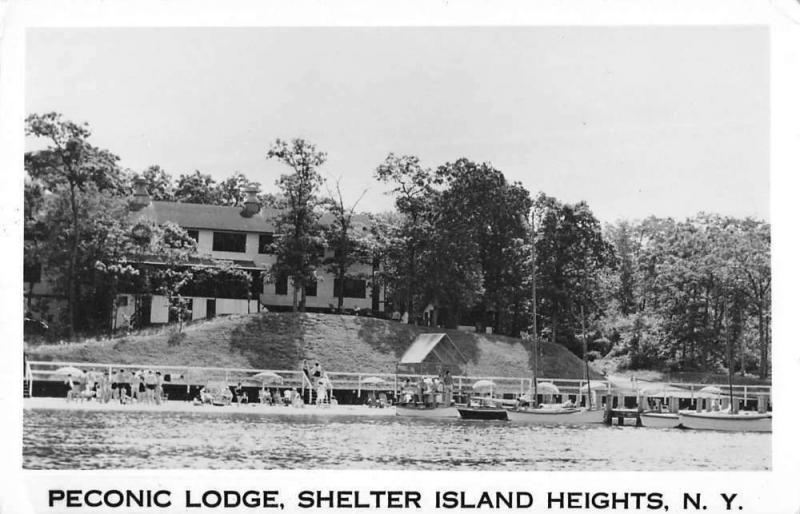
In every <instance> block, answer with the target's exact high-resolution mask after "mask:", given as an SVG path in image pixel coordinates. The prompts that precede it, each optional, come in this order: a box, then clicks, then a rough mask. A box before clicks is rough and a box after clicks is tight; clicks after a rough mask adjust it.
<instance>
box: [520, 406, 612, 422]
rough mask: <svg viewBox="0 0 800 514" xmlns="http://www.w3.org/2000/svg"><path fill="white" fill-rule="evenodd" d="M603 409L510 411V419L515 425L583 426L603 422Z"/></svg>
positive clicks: (542, 408) (544, 408)
mask: <svg viewBox="0 0 800 514" xmlns="http://www.w3.org/2000/svg"><path fill="white" fill-rule="evenodd" d="M603 414H604V412H603V410H602V409H591V410H590V409H582V408H580V407H563V406H561V405H554V406H546V407H541V408H519V409H508V419H509V420H510V421H512V422H515V423H536V424H540V425H583V424H589V423H602V422H603Z"/></svg>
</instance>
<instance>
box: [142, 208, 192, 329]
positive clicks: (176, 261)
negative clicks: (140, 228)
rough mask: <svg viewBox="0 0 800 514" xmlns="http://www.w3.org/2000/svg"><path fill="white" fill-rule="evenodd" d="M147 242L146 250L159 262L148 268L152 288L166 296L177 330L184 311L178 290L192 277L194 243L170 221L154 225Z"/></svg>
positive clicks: (181, 324)
mask: <svg viewBox="0 0 800 514" xmlns="http://www.w3.org/2000/svg"><path fill="white" fill-rule="evenodd" d="M151 241H152V242H151V246H150V251H151V252H152V253H153V254H155V255H156V256H157V259H158V260H159V261H160V262H161V263H160V264H159V265H158V266H157V267H155V268H154V269H153V270H152V279H151V280H152V281H153V286H154V287H153V289H154V290H155V291H157V292H158V293H159V294H161V295H163V296H166V297H167V299H168V301H169V309H170V312H171V313H173V314H174V315H175V317H176V318H177V319H178V333H180V332H182V331H183V322H184V320H185V319H186V315H187V312H188V308H187V303H186V301H185V299H184V297H183V295H182V292H183V289H184V288H185V287H187V286H188V285H189V284H190V283H191V282H192V280H193V278H194V268H192V267H191V266H189V256H190V255H192V254H194V253H195V252H196V250H197V242H196V241H195V240H194V238H192V237H189V234H188V233H187V232H186V230H184V229H183V228H181V227H180V226H178V225H176V224H175V223H173V222H171V221H168V222H166V223H163V224H161V225H159V226H157V227H155V230H154V231H153V237H152V239H151ZM189 314H191V313H189Z"/></svg>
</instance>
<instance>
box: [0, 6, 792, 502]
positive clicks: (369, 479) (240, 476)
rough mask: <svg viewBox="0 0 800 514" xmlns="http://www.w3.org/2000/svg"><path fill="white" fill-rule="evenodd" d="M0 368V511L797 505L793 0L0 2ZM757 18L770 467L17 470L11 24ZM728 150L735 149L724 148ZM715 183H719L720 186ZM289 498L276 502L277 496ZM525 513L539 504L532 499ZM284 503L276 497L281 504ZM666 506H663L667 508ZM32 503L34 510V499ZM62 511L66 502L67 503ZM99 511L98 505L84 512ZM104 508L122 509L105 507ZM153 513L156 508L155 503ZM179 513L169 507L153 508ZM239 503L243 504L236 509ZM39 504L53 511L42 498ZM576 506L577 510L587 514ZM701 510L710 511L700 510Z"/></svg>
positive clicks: (17, 67) (15, 27)
mask: <svg viewBox="0 0 800 514" xmlns="http://www.w3.org/2000/svg"><path fill="white" fill-rule="evenodd" d="M0 24H1V25H0V37H1V38H2V39H0V195H2V196H1V197H0V220H2V221H1V222H0V248H3V249H5V250H6V251H5V252H4V255H3V259H4V260H3V266H2V270H3V272H2V273H0V291H2V296H0V307H1V308H0V327H2V328H1V329H0V330H2V335H3V336H4V337H2V338H0V341H2V342H3V343H2V344H3V345H5V347H4V351H3V359H2V364H0V365H1V366H2V371H3V373H0V401H2V408H3V414H4V419H3V422H2V427H3V428H2V430H3V432H2V438H0V440H2V448H1V451H2V454H0V457H1V458H2V462H0V466H2V467H0V470H2V482H0V484H2V485H0V512H26V511H31V512H33V511H34V510H33V509H34V504H36V505H38V506H41V505H42V498H43V491H44V490H45V489H46V488H47V487H48V486H50V485H53V484H56V485H58V486H60V487H66V486H68V485H70V484H72V485H80V486H87V485H92V486H99V487H102V486H103V484H106V486H114V487H123V486H125V487H159V486H162V487H163V486H164V485H165V484H166V485H168V486H171V487H172V488H173V489H175V490H181V489H182V488H183V487H184V486H190V487H192V488H203V487H222V486H227V487H230V488H239V489H242V488H245V487H256V488H258V489H262V488H278V489H282V490H283V492H284V497H288V496H290V495H291V492H292V491H294V490H297V489H298V488H300V487H303V488H306V487H309V488H311V487H314V488H337V487H338V488H343V489H354V488H362V489H365V488H369V487H372V488H377V487H380V486H381V485H383V486H386V487H392V488H401V487H403V486H406V487H408V488H412V489H418V490H424V491H432V490H433V489H435V488H436V487H445V486H447V487H459V488H465V489H472V490H478V489H484V488H487V487H490V486H496V487H498V488H500V489H502V490H508V489H517V488H518V489H527V490H532V491H533V492H534V493H535V494H536V493H538V500H541V496H542V493H544V492H545V491H548V490H575V491H641V490H644V491H648V490H652V491H664V492H665V493H669V494H677V493H679V492H681V491H683V490H686V491H687V492H691V491H697V492H700V491H707V492H708V493H715V494H716V493H717V492H719V491H727V490H730V491H734V492H739V493H740V496H742V497H743V498H744V505H745V507H746V508H745V509H744V510H742V511H740V512H746V513H750V512H765V513H783V512H786V513H790V512H798V511H800V488H798V487H797V483H798V481H797V477H798V476H800V451H799V450H798V443H797V434H798V427H800V416H799V415H798V410H800V409H798V408H797V407H795V406H796V405H797V404H798V402H799V401H800V387H798V386H797V385H795V383H796V381H797V378H798V377H800V344H799V343H798V339H800V336H798V328H797V327H796V326H795V325H794V324H793V323H792V321H793V320H794V318H796V316H793V312H792V308H793V307H794V305H795V304H796V303H797V302H796V301H795V297H796V295H797V292H798V286H799V285H800V281H799V280H798V271H797V263H796V262H797V259H796V258H795V255H797V254H798V243H797V234H798V228H797V227H796V225H795V220H797V219H799V218H798V217H797V215H798V212H797V210H798V207H797V206H798V201H797V198H796V194H797V193H796V192H798V191H800V189H798V187H797V185H798V181H797V178H796V176H797V173H798V172H800V165H799V164H800V159H798V154H799V153H800V77H798V74H800V3H798V2H797V1H795V0H775V1H773V2H768V1H753V0H747V1H745V0H714V1H710V0H706V1H703V2H696V1H694V0H691V1H690V0H683V1H671V2H670V1H666V0H664V1H655V0H648V1H644V0H639V1H613V2H612V1H587V0H583V1H571V2H562V1H546V2H537V3H536V4H532V3H530V2H525V1H518V0H514V1H503V0H498V1H494V2H490V1H488V0H487V1H465V2H447V1H420V0H415V1H410V2H379V3H376V2H374V1H346V2H335V3H334V2H328V1H313V2H312V1H306V2H285V1H284V2H279V1H270V2H255V1H247V2H238V3H235V4H234V3H226V2H211V1H208V0H205V1H171V2H157V1H139V2H124V1H117V0H104V1H99V0H92V1H53V2H50V1H47V2H45V1H31V2H21V1H14V2H11V3H10V4H8V3H0ZM649 24H653V25H750V24H759V25H768V26H769V27H770V29H771V103H772V117H771V150H772V151H771V162H772V171H771V187H772V198H771V210H772V216H771V221H772V224H773V261H774V267H773V273H774V279H773V284H774V294H775V302H774V307H773V335H774V341H775V344H774V345H773V366H774V381H773V383H774V386H775V393H774V403H775V411H776V413H775V431H774V433H773V436H772V437H773V455H772V462H773V471H771V472H758V473H746V472H738V473H713V472H693V473H671V472H670V473H656V472H649V473H624V472H615V473H593V474H589V475H586V474H583V473H552V472H550V473H521V472H514V473H499V472H492V473H487V472H481V473H477V472H457V473H451V472H435V473H433V472H431V473H429V472H424V473H423V472H413V473H412V472H358V471H346V472H342V471H336V472H321V471H309V472H299V471H296V472H253V471H246V472H210V471H190V470H183V471H150V472H145V471H135V472H134V471H110V472H107V471H104V472H102V473H101V472H70V473H65V472H33V471H21V464H22V458H21V437H22V433H21V427H22V422H21V412H22V405H21V399H22V394H21V393H22V391H21V389H22V388H21V383H22V380H21V377H22V372H21V367H22V366H21V363H22V345H21V344H20V341H21V340H22V333H21V332H22V327H21V326H20V323H19V322H18V320H19V319H21V317H22V302H20V278H21V275H22V271H21V270H22V252H21V251H20V246H21V241H22V229H21V223H20V221H21V217H22V215H21V213H22V195H21V194H20V192H21V191H22V183H23V180H22V171H21V170H22V155H23V150H22V149H23V147H24V144H23V139H24V138H23V133H22V125H23V119H24V115H25V113H24V102H23V98H24V96H23V95H24V41H25V39H24V34H25V29H26V28H28V27H34V26H65V27H66V26H224V25H227V26H326V25H332V26H363V25H377V26H409V25H427V26H448V25H495V26H511V25H649ZM731 151H735V149H731ZM720 187H724V184H721V185H720ZM287 503H288V502H287ZM536 506H537V510H539V511H542V510H544V509H543V508H541V503H539V501H537V505H536ZM287 507H288V506H287ZM676 507H678V505H674V506H673V508H672V509H671V511H672V512H680V510H679V509H677V508H676ZM39 508H40V507H39ZM73 510H75V509H73ZM95 511H96V512H101V510H100V509H95ZM115 511H116V512H132V511H127V510H125V509H116V510H115ZM155 511H160V510H159V509H156V510H155ZM164 511H165V512H178V511H179V510H164ZM249 511H251V512H252V510H249ZM44 512H56V511H55V510H53V509H45V510H44ZM586 512H589V511H586ZM704 512H708V513H710V512H717V510H715V509H711V508H710V509H709V510H707V511H704Z"/></svg>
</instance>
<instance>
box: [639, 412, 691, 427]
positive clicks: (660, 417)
mask: <svg viewBox="0 0 800 514" xmlns="http://www.w3.org/2000/svg"><path fill="white" fill-rule="evenodd" d="M639 419H641V420H642V426H643V427H647V428H677V427H678V426H679V425H680V424H681V422H680V418H679V416H678V414H674V413H672V412H655V411H653V412H642V413H641V414H639Z"/></svg>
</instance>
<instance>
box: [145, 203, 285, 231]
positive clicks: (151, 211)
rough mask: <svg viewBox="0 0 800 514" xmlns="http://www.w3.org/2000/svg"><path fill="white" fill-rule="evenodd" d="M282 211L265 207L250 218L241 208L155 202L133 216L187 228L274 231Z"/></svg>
mask: <svg viewBox="0 0 800 514" xmlns="http://www.w3.org/2000/svg"><path fill="white" fill-rule="evenodd" d="M278 213H279V211H278V210H277V209H264V208H262V209H261V211H260V212H258V213H257V214H255V215H253V216H251V217H246V216H242V208H241V207H224V206H221V205H205V204H199V203H179V202H162V201H151V202H150V204H149V205H148V206H146V207H144V208H142V209H139V210H138V211H133V212H132V214H131V215H132V217H133V218H134V219H136V220H142V219H147V220H152V221H154V222H156V223H157V224H159V225H160V224H162V223H165V222H167V221H172V222H173V223H177V224H178V225H180V226H181V227H183V228H204V229H213V230H232V231H239V232H274V231H275V218H276V217H277V215H278Z"/></svg>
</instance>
